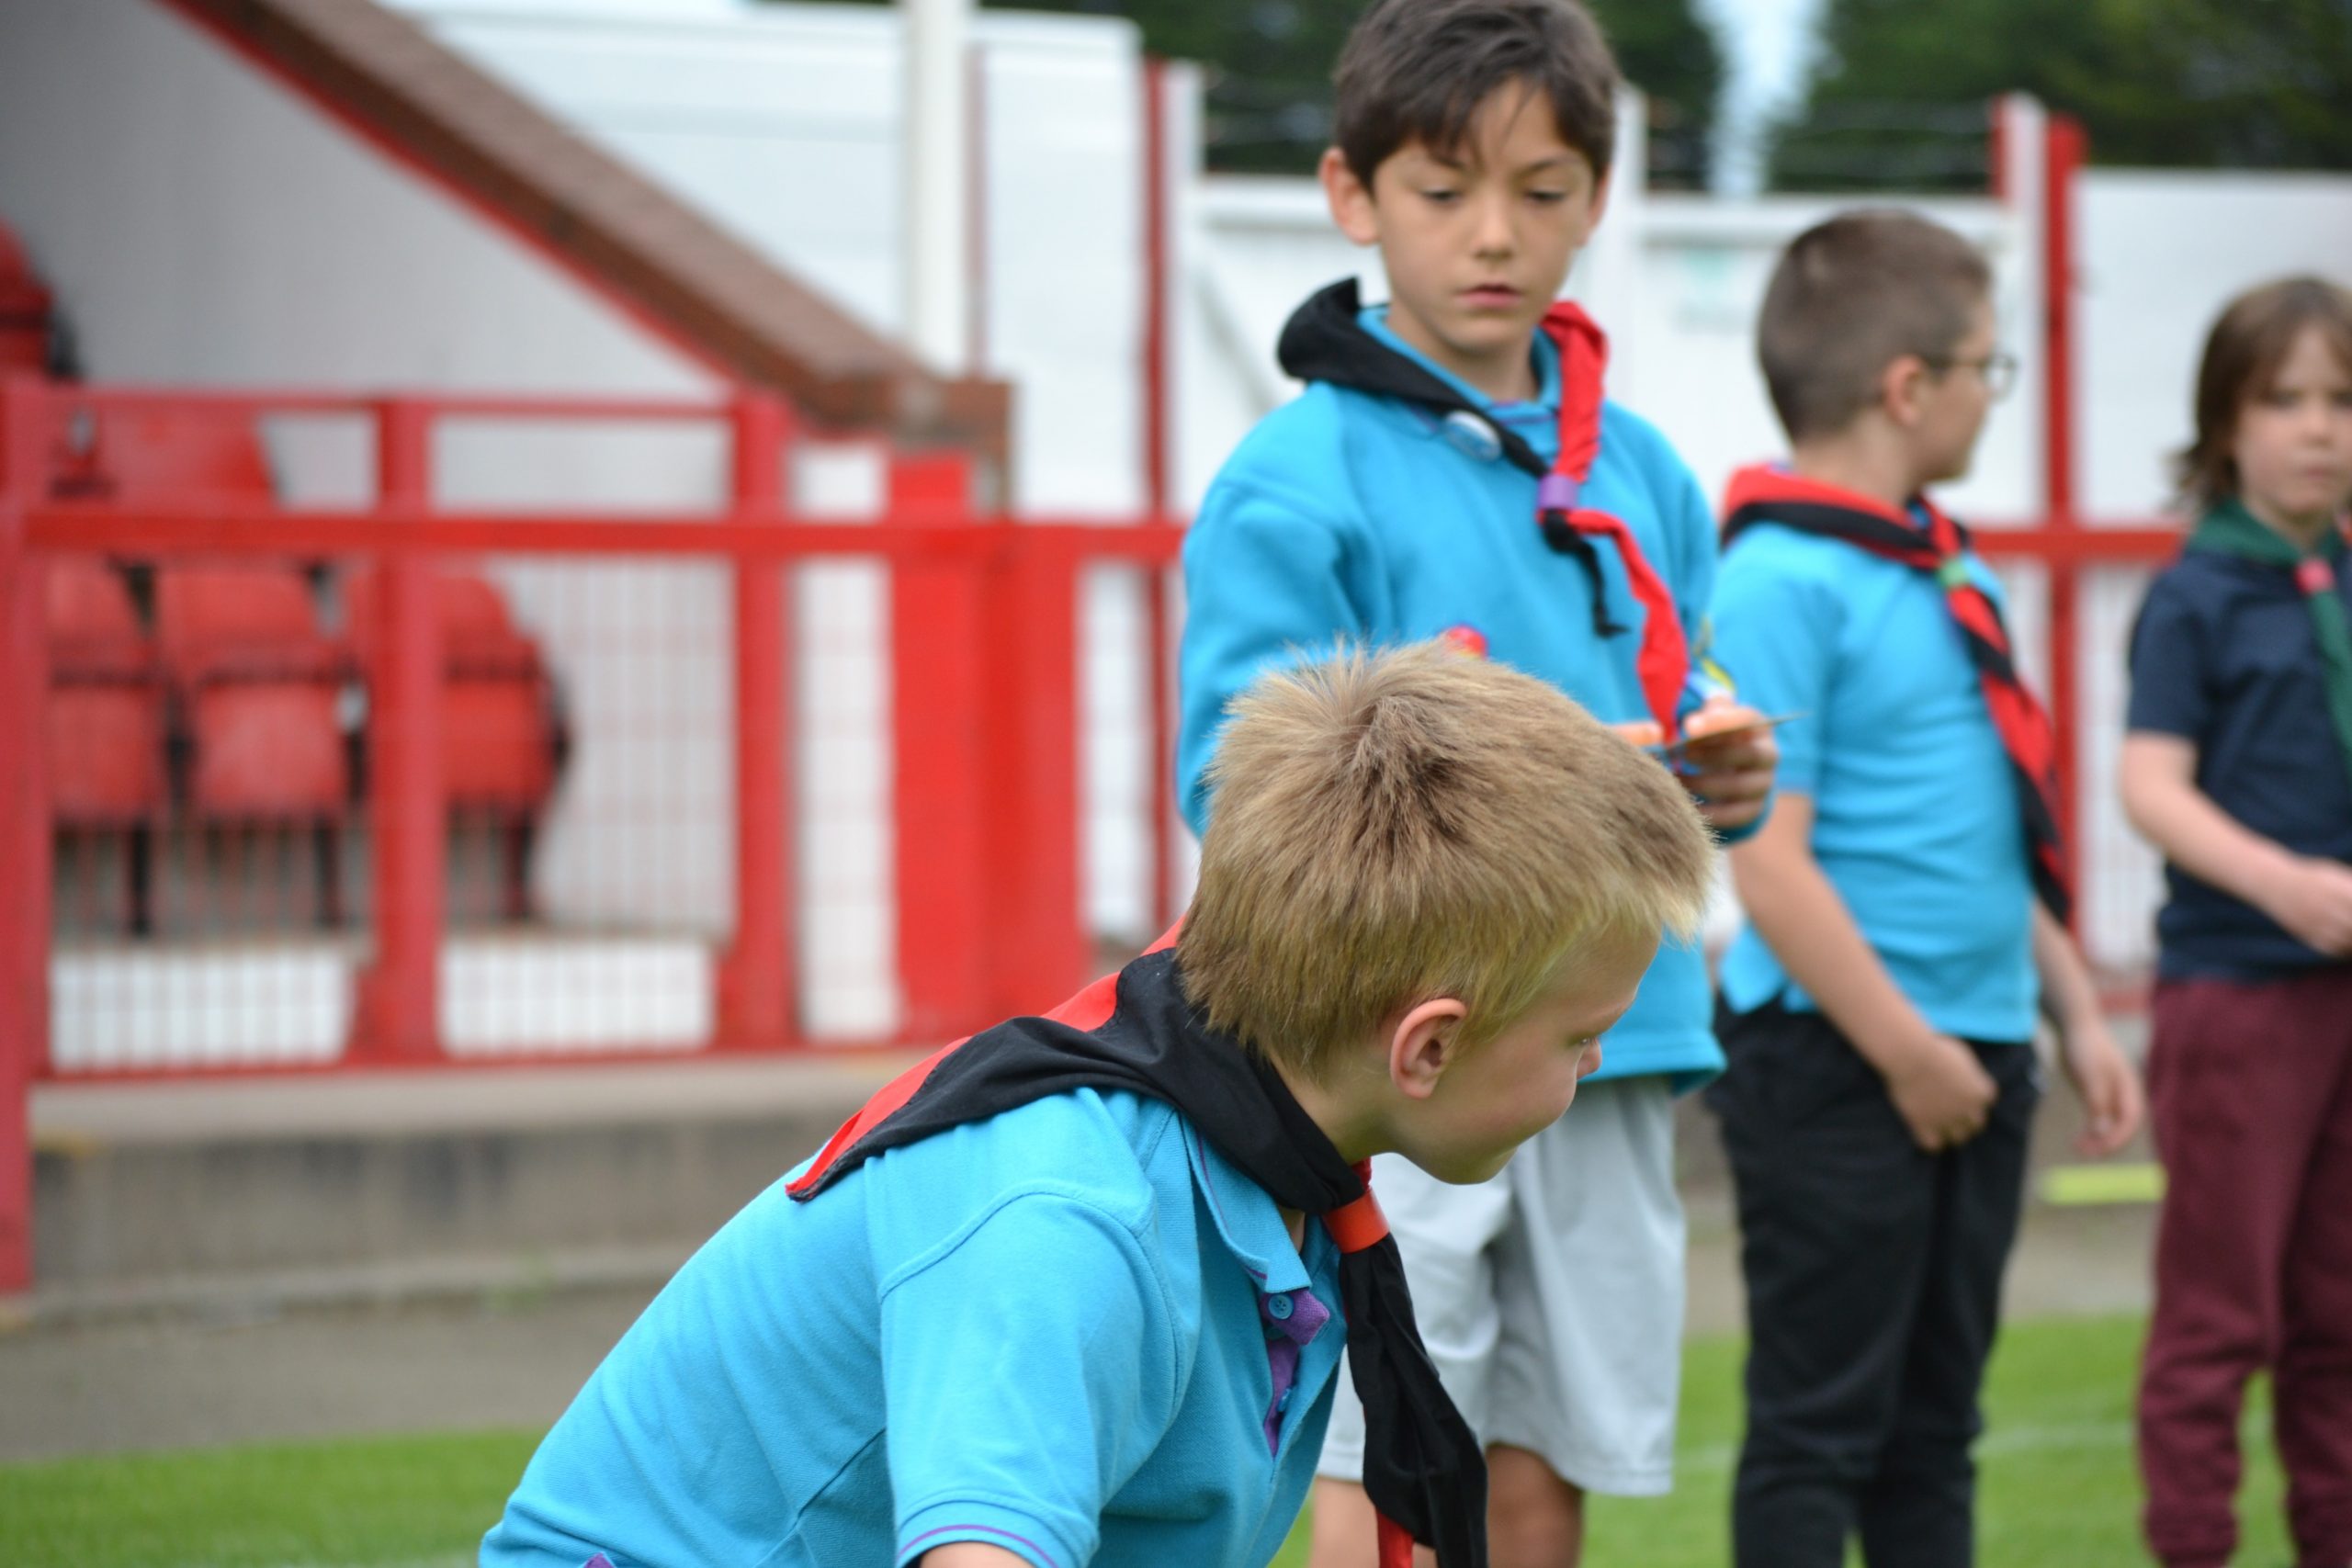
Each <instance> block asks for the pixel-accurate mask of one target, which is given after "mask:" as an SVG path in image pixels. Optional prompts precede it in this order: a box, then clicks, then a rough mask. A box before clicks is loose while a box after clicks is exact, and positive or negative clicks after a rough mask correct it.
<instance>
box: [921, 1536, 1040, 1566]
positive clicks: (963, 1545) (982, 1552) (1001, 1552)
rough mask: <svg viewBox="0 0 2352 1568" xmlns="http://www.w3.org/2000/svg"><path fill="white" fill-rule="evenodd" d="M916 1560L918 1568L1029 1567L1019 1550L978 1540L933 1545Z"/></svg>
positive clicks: (1027, 1561)
mask: <svg viewBox="0 0 2352 1568" xmlns="http://www.w3.org/2000/svg"><path fill="white" fill-rule="evenodd" d="M916 1562H918V1563H919V1564H920V1568H1029V1560H1028V1559H1027V1558H1025V1557H1023V1556H1022V1555H1021V1554H1020V1553H1019V1552H1017V1551H1006V1550H1005V1549H1004V1548H1002V1547H1001V1546H990V1545H989V1544H988V1543H987V1542H986V1541H978V1540H958V1541H953V1542H951V1543H949V1544H948V1545H946V1546H935V1547H933V1548H932V1549H931V1550H930V1551H926V1552H924V1553H923V1554H922V1556H921V1557H920V1558H918V1559H916Z"/></svg>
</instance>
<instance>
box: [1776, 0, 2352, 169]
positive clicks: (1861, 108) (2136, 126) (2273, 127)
mask: <svg viewBox="0 0 2352 1568" xmlns="http://www.w3.org/2000/svg"><path fill="white" fill-rule="evenodd" d="M1820 45H1821V53H1820V56H1819V61H1818V64H1817V67H1816V70H1815V76H1814V81H1813V84H1812V91H1811V95H1810V97H1809V99H1808V101H1807V102H1806V103H1805V105H1804V107H1802V108H1800V109H1799V110H1798V111H1797V112H1796V113H1795V114H1794V115H1793V116H1792V118H1791V120H1790V121H1789V123H1788V124H1786V125H1785V126H1784V127H1783V128H1782V130H1781V136H1780V138H1779V140H1778V141H1777V142H1776V145H1775V147H1774V151H1773V155H1772V183H1773V184H1774V185H1775V186H1781V187H1782V188H1795V189H1807V190H1841V189H1889V188H1908V189H1920V188H1936V187H1939V186H1940V187H1946V188H1967V187H1970V186H1981V185H1982V183H1983V180H1984V175H1985V155H1984V126H1985V118H1984V104H1985V100H1987V99H1988V98H1990V97H1992V96H1994V95H1996V94H1998V93H2002V92H2007V91H2013V90H2014V91H2023V92H2029V93H2032V94H2034V95H2035V96H2039V97H2040V98H2041V99H2042V100H2043V101H2044V102H2045V103H2047V104H2048V105H2049V106H2050V107H2052V108H2053V109H2056V110H2059V111H2061V112H2064V113H2067V114H2072V115H2074V116H2075V117H2076V118H2079V119H2081V120H2082V122H2083V124H2084V127H2085V129H2086V130H2087V131H2088V132H2089V136H2090V144H2091V156H2092V158H2093V159H2094V160H2095V161H2097V162H2098V163H2102V164H2120V165H2125V166H2135V165H2136V166H2151V167H2181V168H2198V167H2205V168H2314V169H2346V168H2352V0H2060V3H2056V4H2053V3H2052V0H1934V4H1928V3H1927V0H1828V5H1827V7H1826V12H1825V14H1824V17H1823V20H1822V25H1821V39H1820Z"/></svg>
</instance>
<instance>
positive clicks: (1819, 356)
mask: <svg viewBox="0 0 2352 1568" xmlns="http://www.w3.org/2000/svg"><path fill="white" fill-rule="evenodd" d="M1992 290H1993V270H1992V268H1991V267H1990V266H1988V265H1985V258H1984V256H1982V255H1981V254H1978V253H1977V251H1976V248H1975V247H1974V246H1973V245H1971V244H1970V243H1968V242H1967V241H1965V240H1963V239H1962V238H1961V237H1960V236H1959V235H1957V234H1955V233H1953V232H1952V231H1951V230H1949V229H1947V228H1945V227H1944V226H1943V225H1942V224H1940V223H1933V222H1930V221H1928V220H1927V219H1925V218H1922V217H1920V216H1919V215H1918V214H1917V213H1914V212H1905V211H1901V210H1899V209H1894V208H1865V209H1860V210H1857V211H1853V212H1841V213H1839V214H1838V216H1836V217H1835V218H1831V219H1829V220H1826V221H1824V222H1820V223H1816V224H1815V225H1814V226H1813V227H1812V228H1810V229H1808V230H1806V231H1804V233H1802V234H1799V235H1798V236H1797V237H1796V238H1795V239H1793V240H1792V241H1790V242H1789V248H1788V249H1787V250H1785V251H1783V252H1782V253H1781V261H1780V265H1778V266H1776V267H1774V268H1773V269H1772V281H1771V283H1770V285H1769V286H1768V287H1767V288H1765V290H1764V308H1763V310H1762V311H1761V312H1760V314H1759V315H1758V319H1757V323H1756V358H1757V363H1758V365H1759V366H1761V367H1762V368H1763V371H1764V386H1765V389H1767V390H1768V391H1770V393H1771V394H1772V408H1773V410H1774V412H1777V413H1779V415H1780V416H1781V429H1783V430H1785V431H1787V432H1788V435H1789V439H1790V440H1791V441H1805V440H1810V439H1812V438H1814V437H1815V436H1822V435H1832V434H1836V433H1837V432H1838V431H1840V430H1843V429H1844V428H1845V427H1846V426H1847V425H1848V424H1849V423H1852V422H1853V419H1854V416H1855V415H1857V414H1859V413H1860V412H1862V411H1863V410H1864V409H1866V408H1869V407H1870V406H1871V404H1872V403H1874V402H1876V401H1877V400H1878V383H1879V377H1880V376H1881V375H1882V374H1883V372H1884V371H1885V369H1886V367H1887V366H1888V365H1889V364H1891V363H1892V362H1894V360H1896V359H1898V358H1900V357H1902V356H1903V355H1906V354H1915V355H1918V356H1919V357H1920V358H1921V359H1924V360H1926V361H1928V363H1929V364H1930V365H1935V364H1937V362H1938V361H1939V360H1943V359H1945V358H1946V357H1947V356H1949V355H1951V352H1952V350H1953V349H1954V348H1956V347H1958V346H1959V344H1960V340H1961V339H1962V338H1963V337H1965V336H1967V335H1968V327H1969V317H1970V315H1971V314H1973V312H1974V311H1975V310H1976V308H1977V307H1978V306H1979V305H1981V304H1983V303H1984V302H1985V300H1986V299H1990V298H1991V297H1992Z"/></svg>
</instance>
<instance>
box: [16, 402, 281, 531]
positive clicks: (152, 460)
mask: <svg viewBox="0 0 2352 1568" xmlns="http://www.w3.org/2000/svg"><path fill="white" fill-rule="evenodd" d="M60 420H61V423H62V428H61V430H60V432H59V440H58V459H57V464H58V468H57V473H56V479H57V481H58V483H59V486H60V488H61V489H62V490H65V491H69V492H71V493H76V494H84V495H97V496H103V497H106V498H107V499H110V500H114V501H127V502H209V503H213V504H223V505H233V504H240V503H242V504H248V505H253V506H269V505H273V504H275V502H276V498H277V487H276V486H275V484H274V483H273V482H272V481H271V479H270V472H269V458H268V456H267V454H266V453H265V452H264V451H263V449H262V443H261V435H260V433H259V432H258V431H257V430H256V429H255V428H254V421H253V418H252V416H251V415H250V414H245V413H242V412H240V413H217V412H209V411H207V410H201V409H142V408H108V409H102V410H97V411H95V412H94V411H90V410H85V409H76V408H75V407H74V405H72V404H71V403H65V404H62V405H61V407H60Z"/></svg>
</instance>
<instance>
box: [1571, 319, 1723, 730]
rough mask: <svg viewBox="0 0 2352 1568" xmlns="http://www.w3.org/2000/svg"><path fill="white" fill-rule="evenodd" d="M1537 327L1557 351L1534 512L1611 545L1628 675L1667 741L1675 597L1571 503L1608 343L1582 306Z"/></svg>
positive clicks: (1617, 535)
mask: <svg viewBox="0 0 2352 1568" xmlns="http://www.w3.org/2000/svg"><path fill="white" fill-rule="evenodd" d="M1542 326H1543V332H1544V336H1545V337H1548V338H1550V339H1551V340H1552V345H1553V346H1554V347H1555V348H1556V349H1558V350H1559V354H1560V450H1559V453H1558V455H1557V456H1555V457H1554V458H1553V459H1552V467H1551V468H1550V470H1549V471H1548V472H1546V473H1544V474H1543V475H1542V476H1540V477H1539V478H1538V479H1537V480H1536V485H1535V508H1536V515H1537V518H1538V520H1539V522H1540V523H1541V524H1542V525H1543V527H1544V533H1545V535H1546V536H1550V535H1551V534H1552V532H1553V531H1554V530H1555V529H1558V528H1566V529H1572V530H1574V531H1575V532H1576V533H1577V534H1581V535H1587V536H1599V537H1600V538H1604V539H1607V540H1608V541H1609V542H1610V543H1611V544H1613V545H1615V546H1616V547H1617V558H1618V559H1619V560H1621V561H1623V562H1624V563H1625V581H1626V582H1627V584H1628V585H1629V586H1630V587H1631V588H1632V589H1633V591H1634V600H1635V602H1636V603H1638V604H1640V605H1641V606H1642V646H1641V648H1640V649H1638V650H1637V651H1636V652H1635V654H1634V673H1635V675H1636V676H1637V677H1638V679H1639V680H1640V682H1641V687H1642V697H1643V700H1644V701H1645V702H1646V703H1647V704H1648V705H1649V710H1650V716H1651V717H1652V718H1654V719H1656V720H1657V727H1658V729H1659V731H1660V733H1661V735H1662V738H1663V739H1667V740H1669V741H1670V740H1672V739H1674V738H1675V733H1676V730H1675V717H1676V709H1677V708H1678V707H1679V705H1680V703H1681V700H1682V687H1683V684H1684V682H1686V681H1687V680H1688V679H1689V677H1690V672H1691V645H1690V641H1689V639H1688V638H1686V637H1684V636H1683V632H1682V617H1681V616H1680V615H1678V614H1677V613H1676V612H1675V607H1674V595H1673V593H1672V592H1669V591H1668V588H1667V586H1666V580H1665V579H1664V578H1662V577H1660V576H1658V574H1657V569H1656V568H1655V567H1653V566H1651V565H1650V563H1649V558H1648V557H1646V556H1645V555H1643V554H1642V547H1641V544H1640V542H1639V541H1638V540H1636V539H1635V538H1634V531H1633V530H1632V529H1631V528H1628V527H1626V526H1625V525H1624V523H1623V520H1621V519H1619V518H1616V517H1612V516H1611V515H1610V514H1609V513H1606V512H1599V511H1595V510H1594V509H1593V508H1591V507H1589V506H1580V505H1578V504H1577V501H1578V498H1579V496H1580V495H1581V494H1582V492H1583V491H1584V484H1585V480H1586V479H1589V478H1590V477H1591V474H1592V461H1593V458H1594V457H1597V456H1599V454H1600V404H1601V398H1602V378H1603V375H1604V372H1605V371H1606V369H1607V367H1608V364H1609V339H1608V337H1607V335H1606V334H1604V333H1602V332H1601V330H1600V327H1599V326H1597V325H1596V324H1594V322H1593V320H1592V318H1591V317H1589V316H1588V315H1586V314H1585V313H1584V310H1583V309H1582V308H1581V307H1579V306H1577V305H1574V304H1571V303H1569V302H1568V301H1567V300H1565V299H1563V300H1561V301H1560V302H1559V303H1558V304H1555V305H1554V306H1553V307H1552V308H1551V309H1550V310H1547V311H1545V312H1544V321H1543V322H1542ZM1595 592H1599V585H1598V584H1596V585H1595Z"/></svg>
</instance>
